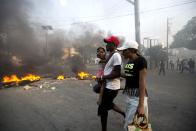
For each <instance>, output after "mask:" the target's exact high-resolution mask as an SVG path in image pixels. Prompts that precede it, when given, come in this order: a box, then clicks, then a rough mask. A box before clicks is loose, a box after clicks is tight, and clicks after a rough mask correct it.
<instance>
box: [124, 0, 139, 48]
mask: <svg viewBox="0 0 196 131" xmlns="http://www.w3.org/2000/svg"><path fill="white" fill-rule="evenodd" d="M127 1H128V2H129V3H131V4H133V5H134V13H135V40H136V41H137V43H138V44H139V50H141V40H140V15H139V0H134V1H132V0H127Z"/></svg>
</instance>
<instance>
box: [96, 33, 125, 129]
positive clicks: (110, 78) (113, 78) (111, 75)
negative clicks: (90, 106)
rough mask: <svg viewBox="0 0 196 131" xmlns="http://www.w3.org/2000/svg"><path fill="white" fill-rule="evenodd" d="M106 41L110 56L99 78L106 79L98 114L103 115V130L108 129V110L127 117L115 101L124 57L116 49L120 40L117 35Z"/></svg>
mask: <svg viewBox="0 0 196 131" xmlns="http://www.w3.org/2000/svg"><path fill="white" fill-rule="evenodd" d="M104 42H105V43H106V50H107V51H108V52H109V56H108V57H107V58H106V64H105V67H104V74H103V76H101V77H100V78H97V79H98V80H100V81H101V80H105V81H106V85H105V87H104V89H103V95H102V101H101V103H100V105H99V107H98V115H99V116H100V117H101V125H102V131H107V118H108V111H109V110H111V109H112V110H114V111H116V112H118V113H120V114H121V115H122V116H123V117H125V113H124V111H122V110H121V108H119V107H118V106H117V105H116V104H114V103H113V100H114V99H115V97H116V96H117V94H118V90H119V89H120V74H121V63H122V59H121V56H120V54H119V53H118V52H117V51H116V48H117V46H118V45H119V44H120V42H119V40H118V38H117V37H116V36H110V37H107V38H105V39H104Z"/></svg>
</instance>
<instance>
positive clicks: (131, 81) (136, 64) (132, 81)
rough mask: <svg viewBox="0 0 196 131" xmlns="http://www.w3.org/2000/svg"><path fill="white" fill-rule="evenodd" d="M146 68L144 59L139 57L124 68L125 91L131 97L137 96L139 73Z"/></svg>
mask: <svg viewBox="0 0 196 131" xmlns="http://www.w3.org/2000/svg"><path fill="white" fill-rule="evenodd" d="M144 68H147V61H146V59H145V58H144V57H142V56H139V57H138V58H137V59H135V60H133V61H129V62H128V63H127V64H126V65H125V67H124V71H125V76H126V84H125V91H126V92H127V91H128V92H129V93H130V90H131V95H134V96H138V94H139V92H138V90H139V72H140V71H141V70H142V69H144Z"/></svg>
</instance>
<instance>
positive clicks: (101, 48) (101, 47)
mask: <svg viewBox="0 0 196 131" xmlns="http://www.w3.org/2000/svg"><path fill="white" fill-rule="evenodd" d="M100 49H102V50H103V51H104V52H105V48H103V47H101V46H100V47H98V48H97V51H99V50H100Z"/></svg>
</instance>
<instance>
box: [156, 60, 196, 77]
mask: <svg viewBox="0 0 196 131" xmlns="http://www.w3.org/2000/svg"><path fill="white" fill-rule="evenodd" d="M168 69H169V70H172V71H173V70H176V71H179V72H180V73H183V72H185V71H186V72H189V73H194V72H195V61H194V60H193V59H192V58H190V59H182V60H180V59H177V61H176V63H174V61H173V60H170V61H169V66H168ZM165 70H166V61H163V60H161V61H160V63H159V73H158V74H159V75H161V74H163V75H165V74H166V73H165Z"/></svg>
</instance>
